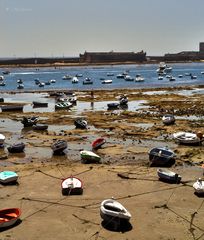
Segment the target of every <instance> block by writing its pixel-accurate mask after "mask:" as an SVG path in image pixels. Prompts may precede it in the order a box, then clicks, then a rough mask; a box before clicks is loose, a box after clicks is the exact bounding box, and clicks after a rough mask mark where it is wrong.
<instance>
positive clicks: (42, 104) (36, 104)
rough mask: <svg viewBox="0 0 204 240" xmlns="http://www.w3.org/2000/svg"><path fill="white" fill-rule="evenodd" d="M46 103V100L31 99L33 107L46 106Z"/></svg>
mask: <svg viewBox="0 0 204 240" xmlns="http://www.w3.org/2000/svg"><path fill="white" fill-rule="evenodd" d="M47 106H48V103H46V102H38V101H33V107H35V108H37V107H47Z"/></svg>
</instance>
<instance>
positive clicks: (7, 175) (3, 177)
mask: <svg viewBox="0 0 204 240" xmlns="http://www.w3.org/2000/svg"><path fill="white" fill-rule="evenodd" d="M17 180H18V174H17V173H15V172H12V171H3V172H0V183H3V184H8V183H13V182H16V181H17Z"/></svg>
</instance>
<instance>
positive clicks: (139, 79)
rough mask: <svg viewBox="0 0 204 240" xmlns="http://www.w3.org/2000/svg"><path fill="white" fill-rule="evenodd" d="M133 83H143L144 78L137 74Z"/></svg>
mask: <svg viewBox="0 0 204 240" xmlns="http://www.w3.org/2000/svg"><path fill="white" fill-rule="evenodd" d="M135 82H144V78H143V77H142V76H141V75H140V74H137V75H136V77H135Z"/></svg>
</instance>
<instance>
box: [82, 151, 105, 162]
mask: <svg viewBox="0 0 204 240" xmlns="http://www.w3.org/2000/svg"><path fill="white" fill-rule="evenodd" d="M80 155H81V160H82V162H83V163H99V162H100V160H101V157H100V156H99V155H97V154H96V153H94V152H92V151H87V150H83V151H81V152H80Z"/></svg>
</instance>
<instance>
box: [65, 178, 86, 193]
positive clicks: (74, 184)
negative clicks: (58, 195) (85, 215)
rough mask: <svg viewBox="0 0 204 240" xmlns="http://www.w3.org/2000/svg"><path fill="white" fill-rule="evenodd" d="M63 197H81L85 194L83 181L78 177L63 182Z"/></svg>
mask: <svg viewBox="0 0 204 240" xmlns="http://www.w3.org/2000/svg"><path fill="white" fill-rule="evenodd" d="M61 187H62V195H80V194H82V193H83V184H82V181H81V180H80V179H78V178H76V177H72V176H71V177H68V178H66V179H64V180H63V181H62V184H61Z"/></svg>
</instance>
